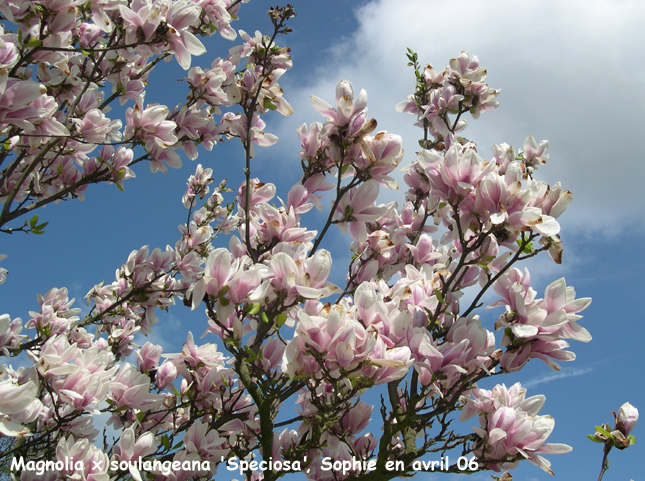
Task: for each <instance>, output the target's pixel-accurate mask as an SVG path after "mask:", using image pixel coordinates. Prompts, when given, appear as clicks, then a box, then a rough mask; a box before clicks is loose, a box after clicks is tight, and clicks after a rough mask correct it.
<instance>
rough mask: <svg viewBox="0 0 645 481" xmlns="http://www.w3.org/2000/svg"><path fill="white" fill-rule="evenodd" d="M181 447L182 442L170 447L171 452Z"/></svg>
mask: <svg viewBox="0 0 645 481" xmlns="http://www.w3.org/2000/svg"><path fill="white" fill-rule="evenodd" d="M183 445H184V442H183V441H179V442H178V443H177V444H175V445H174V446H173V447H172V449H173V450H175V449H179V448H180V447H182V446H183Z"/></svg>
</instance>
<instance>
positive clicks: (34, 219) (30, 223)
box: [29, 214, 38, 229]
mask: <svg viewBox="0 0 645 481" xmlns="http://www.w3.org/2000/svg"><path fill="white" fill-rule="evenodd" d="M36 222H38V214H36V215H35V216H33V217H32V218H31V219H30V220H29V227H31V228H32V229H33V228H34V227H36Z"/></svg>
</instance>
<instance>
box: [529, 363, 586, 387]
mask: <svg viewBox="0 0 645 481" xmlns="http://www.w3.org/2000/svg"><path fill="white" fill-rule="evenodd" d="M592 371H593V369H592V368H590V367H588V368H584V369H581V368H575V369H563V370H562V371H559V372H555V373H553V374H543V375H542V376H538V377H535V378H533V379H531V380H530V381H528V382H525V383H522V387H525V388H531V387H533V386H537V385H538V384H544V383H547V382H551V381H555V380H556V379H563V378H565V377H574V376H582V375H583V374H589V373H590V372H592Z"/></svg>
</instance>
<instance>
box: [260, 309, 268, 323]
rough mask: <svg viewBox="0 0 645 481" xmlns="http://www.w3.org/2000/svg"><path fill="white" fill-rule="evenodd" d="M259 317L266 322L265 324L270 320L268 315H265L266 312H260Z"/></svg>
mask: <svg viewBox="0 0 645 481" xmlns="http://www.w3.org/2000/svg"><path fill="white" fill-rule="evenodd" d="M260 319H262V322H266V323H267V324H268V323H269V322H270V321H269V316H267V313H266V312H263V313H262V315H261V316H260Z"/></svg>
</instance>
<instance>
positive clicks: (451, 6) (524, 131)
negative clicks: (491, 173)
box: [278, 0, 645, 235]
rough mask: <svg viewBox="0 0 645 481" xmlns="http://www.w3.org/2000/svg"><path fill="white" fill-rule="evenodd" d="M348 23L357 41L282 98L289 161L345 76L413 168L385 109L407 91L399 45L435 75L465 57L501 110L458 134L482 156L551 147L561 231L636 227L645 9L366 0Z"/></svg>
mask: <svg viewBox="0 0 645 481" xmlns="http://www.w3.org/2000/svg"><path fill="white" fill-rule="evenodd" d="M356 14H357V16H358V21H359V28H358V30H357V31H356V33H355V35H353V36H352V37H350V38H344V39H343V42H342V43H338V44H337V45H336V46H335V48H332V49H331V50H330V51H331V52H332V53H331V56H330V57H329V58H326V59H321V61H320V62H319V65H320V67H319V69H318V70H317V71H316V72H315V73H314V74H313V75H309V76H308V79H309V80H303V79H302V78H298V79H297V80H298V84H293V85H291V86H290V88H288V89H286V97H287V98H288V99H289V101H290V102H291V103H292V104H293V105H294V107H295V109H296V114H294V117H293V118H291V119H288V120H287V121H285V122H283V123H282V125H281V126H280V127H279V129H278V130H279V132H278V133H279V134H280V135H281V138H282V141H283V146H282V148H283V149H284V152H285V153H287V152H288V154H287V155H288V157H286V158H289V159H293V157H294V152H295V151H296V150H297V147H298V143H297V139H296V137H295V135H294V134H293V129H295V127H297V126H298V125H299V124H301V123H302V122H304V121H307V122H308V123H309V122H311V121H314V120H322V118H321V117H320V116H319V115H318V114H317V113H316V112H314V111H313V109H312V108H311V107H310V106H309V95H310V94H314V95H317V96H319V97H321V98H323V99H325V100H327V101H333V97H334V87H335V85H336V83H337V82H338V80H340V79H341V78H346V79H349V80H350V81H352V82H353V84H354V87H355V89H357V90H359V89H361V88H365V89H366V90H367V92H368V97H369V102H368V106H369V109H370V114H371V115H372V116H374V117H376V119H377V120H378V121H379V129H384V130H388V131H392V132H396V133H399V134H401V135H403V137H404V139H405V142H406V143H405V146H406V152H407V154H406V160H407V162H410V160H411V159H412V158H413V155H414V154H413V152H414V151H415V150H417V144H416V139H417V138H418V136H419V132H417V129H416V128H414V127H412V126H411V124H412V121H413V119H412V117H411V116H407V115H403V114H397V113H395V112H394V110H393V107H394V105H395V104H396V103H397V102H399V101H401V100H403V99H405V98H406V97H407V95H408V94H409V93H411V90H412V88H413V77H412V73H411V71H410V70H411V69H410V68H409V67H406V62H407V60H406V59H405V56H404V52H405V48H406V47H411V48H413V49H414V50H416V51H417V52H418V53H419V59H420V61H422V62H430V63H432V64H433V65H434V66H435V67H437V68H442V67H443V66H444V65H446V64H447V62H448V60H449V59H450V58H451V57H454V56H455V55H456V54H458V53H459V51H461V50H467V51H468V52H469V53H470V54H477V55H478V56H479V58H480V61H481V64H482V66H484V67H486V68H487V70H488V72H489V77H488V80H489V83H490V85H491V86H492V87H494V88H501V89H502V93H501V95H500V97H499V101H500V107H499V108H498V109H497V110H495V111H492V112H486V113H485V114H484V115H483V116H482V118H481V119H480V120H478V121H474V120H471V121H470V127H469V128H468V129H467V130H466V132H465V135H466V136H468V137H469V138H472V139H473V140H475V141H477V142H478V144H479V147H480V154H481V155H483V156H484V157H489V156H490V148H491V146H492V144H494V143H501V142H508V143H510V144H512V145H514V146H516V147H520V146H521V144H522V142H523V139H524V138H525V137H526V136H527V135H529V134H530V135H533V136H534V137H535V138H536V139H537V140H540V139H549V140H550V141H551V150H550V154H551V160H550V161H549V164H548V165H547V166H546V167H545V168H544V169H543V170H542V171H541V172H540V176H541V178H544V179H545V180H547V181H548V182H550V183H554V182H556V181H557V180H561V181H562V183H563V185H564V187H565V188H567V189H569V190H571V191H573V193H574V195H575V197H576V200H575V201H574V203H573V205H572V206H571V207H570V209H569V212H567V213H566V214H565V215H564V217H563V223H564V224H565V228H566V227H571V229H570V230H569V232H571V231H572V230H577V231H578V232H581V231H584V232H587V233H590V232H602V233H604V234H606V235H611V234H612V233H620V230H621V229H623V228H625V226H628V225H635V226H636V227H637V228H639V229H641V228H643V227H645V216H644V215H643V213H644V212H643V210H644V208H643V206H644V205H645V189H644V188H642V185H641V183H642V180H641V179H642V178H643V177H645V159H643V154H642V151H641V149H640V148H639V147H640V145H639V144H640V142H639V139H640V138H641V136H642V125H643V124H644V123H645V122H644V121H645V100H644V97H643V96H641V95H640V92H641V91H642V90H643V86H644V84H645V62H644V61H643V55H644V54H643V53H642V45H644V44H645V33H644V31H643V29H642V28H641V27H640V22H641V20H642V19H643V18H645V3H641V2H633V1H609V0H601V1H594V2H583V1H582V0H575V1H569V2H558V1H537V0H532V1H524V2H506V1H502V0H493V1H487V2H481V1H477V0H467V1H455V2H439V1H428V0H406V1H400V0H375V1H373V2H370V3H367V4H365V5H363V6H362V7H361V8H359V9H358V10H357V12H356ZM281 152H282V150H281ZM391 198H392V195H391V194H390V195H386V196H385V197H384V200H390V199H391ZM399 198H401V196H399Z"/></svg>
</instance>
